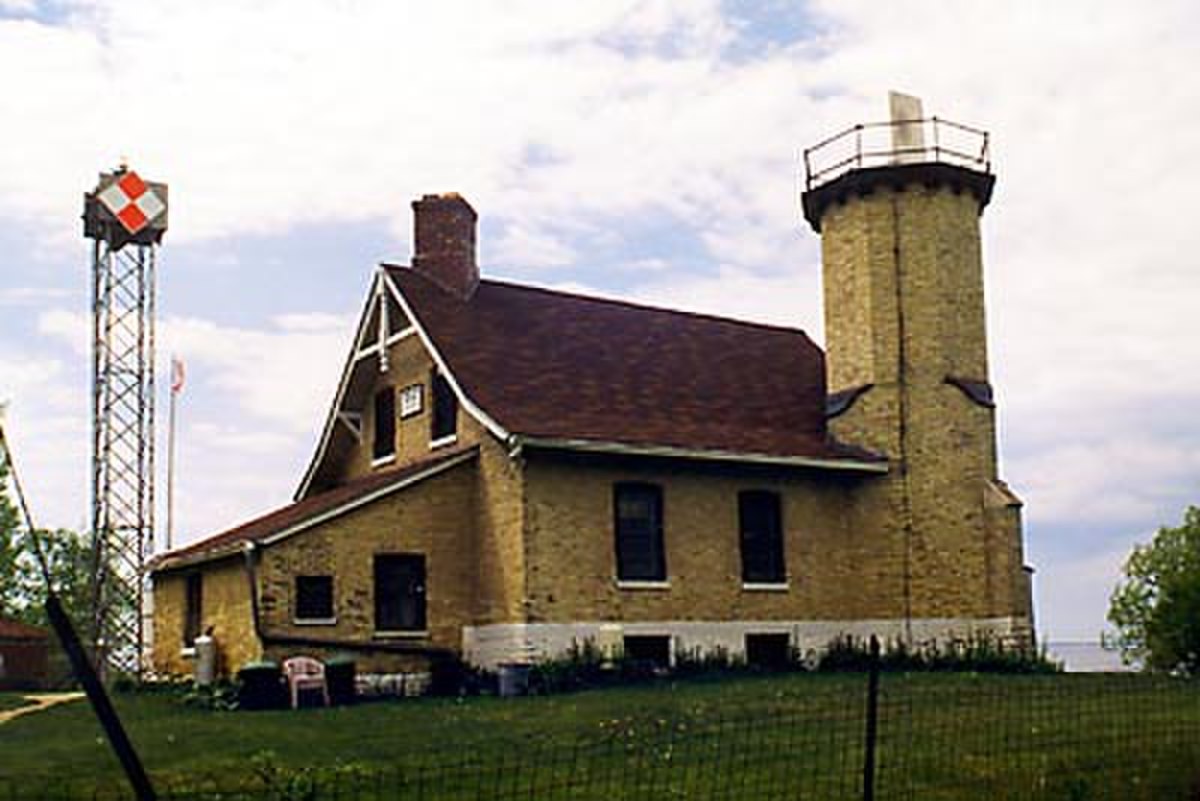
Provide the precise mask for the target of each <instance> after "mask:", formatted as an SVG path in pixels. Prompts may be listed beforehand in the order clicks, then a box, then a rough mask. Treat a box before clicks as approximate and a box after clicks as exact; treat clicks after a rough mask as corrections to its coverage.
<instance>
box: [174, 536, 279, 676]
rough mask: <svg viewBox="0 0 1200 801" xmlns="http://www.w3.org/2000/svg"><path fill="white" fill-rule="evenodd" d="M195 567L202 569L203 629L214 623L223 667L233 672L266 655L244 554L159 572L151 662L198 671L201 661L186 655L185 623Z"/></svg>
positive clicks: (181, 672)
mask: <svg viewBox="0 0 1200 801" xmlns="http://www.w3.org/2000/svg"><path fill="white" fill-rule="evenodd" d="M193 571H200V572H201V573H202V579H201V581H202V585H201V603H200V610H201V623H200V630H201V632H203V631H204V630H206V629H207V628H208V627H210V626H211V627H212V629H213V639H214V640H216V643H217V667H218V671H219V672H220V673H221V674H225V675H228V674H229V673H231V672H236V671H237V669H238V668H240V667H241V666H242V665H244V664H246V663H247V662H252V661H254V660H256V659H258V658H260V657H261V655H262V649H261V645H260V643H259V641H258V638H257V637H256V636H255V634H254V623H253V617H252V615H251V610H250V583H249V580H248V578H247V574H246V571H245V569H244V567H243V561H242V557H241V555H240V554H239V555H236V556H232V557H228V558H225V559H220V560H217V561H214V562H210V563H208V564H206V565H203V566H197V567H196V568H191V569H189V568H181V569H179V570H171V571H168V572H165V573H156V574H154V585H153V593H154V649H153V653H152V657H151V661H152V664H153V665H154V669H155V671H156V672H159V673H163V674H170V675H179V676H190V675H192V671H193V669H194V666H195V663H194V660H193V659H191V658H189V657H188V656H186V655H185V654H184V643H183V626H184V614H185V608H186V592H187V590H186V586H187V576H188V574H189V573H191V572H193Z"/></svg>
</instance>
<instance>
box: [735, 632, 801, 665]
mask: <svg viewBox="0 0 1200 801" xmlns="http://www.w3.org/2000/svg"><path fill="white" fill-rule="evenodd" d="M791 654H792V642H791V638H790V637H789V636H788V635H787V634H747V635H746V664H747V665H753V666H754V667H760V668H765V669H767V670H783V669H784V668H786V667H787V666H788V663H789V662H790V661H791Z"/></svg>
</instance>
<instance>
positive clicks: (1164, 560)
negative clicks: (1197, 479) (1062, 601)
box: [1108, 506, 1200, 675]
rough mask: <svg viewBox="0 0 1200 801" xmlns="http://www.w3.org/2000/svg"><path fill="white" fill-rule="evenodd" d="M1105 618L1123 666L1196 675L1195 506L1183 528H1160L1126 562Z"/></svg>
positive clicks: (1199, 652) (1199, 650) (1198, 512)
mask: <svg viewBox="0 0 1200 801" xmlns="http://www.w3.org/2000/svg"><path fill="white" fill-rule="evenodd" d="M1124 571H1125V578H1124V579H1123V580H1122V581H1121V582H1120V583H1119V584H1118V585H1117V588H1116V590H1115V591H1114V592H1113V595H1112V601H1111V603H1110V606H1109V610H1108V619H1109V622H1111V623H1112V624H1113V625H1114V626H1116V628H1117V636H1116V638H1115V644H1116V645H1117V647H1119V648H1120V649H1121V652H1122V655H1123V658H1124V659H1125V661H1126V662H1127V663H1135V662H1140V663H1141V664H1142V665H1144V666H1145V668H1146V669H1147V670H1153V671H1165V672H1173V673H1183V674H1187V675H1200V508H1197V507H1195V506H1191V507H1188V510H1187V512H1185V513H1184V518H1183V525H1181V526H1179V527H1178V528H1167V527H1163V528H1160V529H1159V530H1158V533H1157V534H1156V535H1155V536H1154V540H1153V541H1152V542H1151V543H1150V544H1149V545H1138V546H1135V547H1134V549H1133V553H1132V554H1130V556H1129V559H1128V560H1127V561H1126V562H1125V569H1124Z"/></svg>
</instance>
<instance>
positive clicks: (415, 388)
mask: <svg viewBox="0 0 1200 801" xmlns="http://www.w3.org/2000/svg"><path fill="white" fill-rule="evenodd" d="M421 398H422V396H421V385H420V384H412V385H411V386H407V387H405V388H404V389H402V390H400V417H402V418H404V417H412V416H413V415H417V414H420V413H421Z"/></svg>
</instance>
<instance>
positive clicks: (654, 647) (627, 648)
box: [622, 634, 671, 669]
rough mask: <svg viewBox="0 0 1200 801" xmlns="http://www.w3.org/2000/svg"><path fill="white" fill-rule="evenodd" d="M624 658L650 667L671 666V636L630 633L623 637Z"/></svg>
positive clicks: (664, 667)
mask: <svg viewBox="0 0 1200 801" xmlns="http://www.w3.org/2000/svg"><path fill="white" fill-rule="evenodd" d="M622 644H623V646H624V652H625V653H624V656H625V659H627V660H629V661H630V662H634V663H636V664H641V665H646V666H648V667H652V668H663V669H666V668H669V667H671V638H670V637H668V636H666V635H645V634H631V635H628V636H626V637H625V641H624V643H622Z"/></svg>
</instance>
